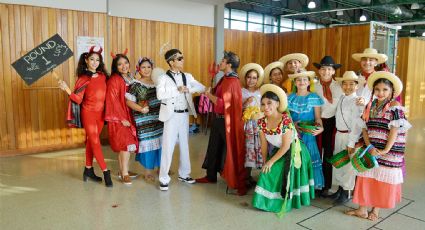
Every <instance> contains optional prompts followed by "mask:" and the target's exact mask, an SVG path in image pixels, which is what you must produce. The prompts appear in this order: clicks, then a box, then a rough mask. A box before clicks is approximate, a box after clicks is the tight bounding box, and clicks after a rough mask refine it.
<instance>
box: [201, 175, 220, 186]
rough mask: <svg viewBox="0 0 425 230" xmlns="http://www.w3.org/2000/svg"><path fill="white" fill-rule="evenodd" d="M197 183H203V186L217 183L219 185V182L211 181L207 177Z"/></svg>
mask: <svg viewBox="0 0 425 230" xmlns="http://www.w3.org/2000/svg"><path fill="white" fill-rule="evenodd" d="M196 183H201V184H215V183H217V180H210V179H208V177H207V176H204V177H202V178H198V179H196Z"/></svg>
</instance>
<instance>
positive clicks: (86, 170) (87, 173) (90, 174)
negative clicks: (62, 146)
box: [83, 167, 102, 182]
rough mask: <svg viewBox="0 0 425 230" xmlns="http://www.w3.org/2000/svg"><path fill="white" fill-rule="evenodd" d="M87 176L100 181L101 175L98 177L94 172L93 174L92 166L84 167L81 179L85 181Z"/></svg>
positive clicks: (87, 178)
mask: <svg viewBox="0 0 425 230" xmlns="http://www.w3.org/2000/svg"><path fill="white" fill-rule="evenodd" d="M89 178H90V179H91V180H92V181H95V182H102V177H98V176H96V174H94V170H93V167H91V168H86V167H84V172H83V181H85V182H87V181H88V180H89Z"/></svg>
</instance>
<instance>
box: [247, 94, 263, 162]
mask: <svg viewBox="0 0 425 230" xmlns="http://www.w3.org/2000/svg"><path fill="white" fill-rule="evenodd" d="M250 97H254V100H253V101H252V102H251V103H250V104H249V105H246V106H244V107H243V110H244V119H245V115H247V116H248V117H247V119H246V121H245V123H244V130H245V148H246V155H245V167H250V168H261V167H262V166H263V156H262V155H261V143H260V135H259V129H258V124H257V120H256V119H252V116H250V115H252V113H254V112H255V109H258V111H259V110H260V101H261V93H260V90H256V91H254V92H250V91H249V90H247V89H245V88H242V101H243V102H244V101H246V100H247V99H248V98H250Z"/></svg>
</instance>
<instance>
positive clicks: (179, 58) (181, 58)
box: [174, 57, 184, 61]
mask: <svg viewBox="0 0 425 230" xmlns="http://www.w3.org/2000/svg"><path fill="white" fill-rule="evenodd" d="M183 59H184V57H178V58H176V59H174V60H177V61H182V60H183Z"/></svg>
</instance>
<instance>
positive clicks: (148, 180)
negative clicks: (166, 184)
mask: <svg viewBox="0 0 425 230" xmlns="http://www.w3.org/2000/svg"><path fill="white" fill-rule="evenodd" d="M145 180H146V181H147V182H152V183H153V182H155V177H154V176H153V175H152V174H147V175H145Z"/></svg>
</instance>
